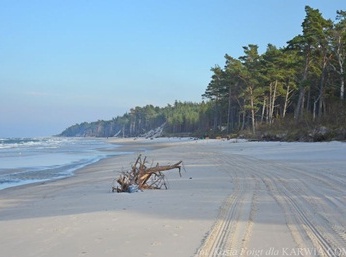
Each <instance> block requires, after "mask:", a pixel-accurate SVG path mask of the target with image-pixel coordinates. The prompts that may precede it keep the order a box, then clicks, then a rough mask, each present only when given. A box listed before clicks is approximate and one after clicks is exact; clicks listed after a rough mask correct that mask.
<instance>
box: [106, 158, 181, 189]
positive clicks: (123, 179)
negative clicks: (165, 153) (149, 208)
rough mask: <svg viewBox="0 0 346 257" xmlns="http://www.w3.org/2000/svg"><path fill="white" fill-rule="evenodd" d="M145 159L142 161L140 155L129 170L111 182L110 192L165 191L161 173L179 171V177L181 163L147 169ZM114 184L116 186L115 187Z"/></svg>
mask: <svg viewBox="0 0 346 257" xmlns="http://www.w3.org/2000/svg"><path fill="white" fill-rule="evenodd" d="M146 158H147V157H144V159H142V155H139V156H138V157H137V160H136V162H135V163H134V164H133V165H132V167H131V170H129V171H126V172H122V173H121V174H120V176H119V178H117V179H115V180H114V181H113V186H112V192H115V191H116V192H118V193H119V192H130V193H132V192H135V191H138V190H142V189H161V188H162V187H163V186H164V187H165V188H166V189H167V183H166V180H165V175H164V174H163V173H162V171H167V170H172V169H179V175H180V176H181V165H182V161H179V162H177V163H175V164H172V165H164V166H160V165H159V163H157V164H156V166H153V167H149V168H148V167H147V166H146V163H147V162H146ZM115 182H117V184H118V186H115Z"/></svg>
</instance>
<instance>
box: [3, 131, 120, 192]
mask: <svg viewBox="0 0 346 257" xmlns="http://www.w3.org/2000/svg"><path fill="white" fill-rule="evenodd" d="M117 148H118V146H117V145H114V144H110V143H108V142H107V141H105V140H104V139H98V138H62V137H45V138H3V139H1V138H0V190H1V189H4V188H8V187H13V186H18V185H23V184H29V183H35V182H40V181H47V180H52V179H58V178H64V177H68V176H72V175H73V174H74V172H75V171H76V170H77V169H80V168H82V167H84V166H86V165H89V164H91V163H94V162H97V161H99V160H101V159H104V158H107V157H109V156H114V155H120V154H125V153H123V152H120V151H117Z"/></svg>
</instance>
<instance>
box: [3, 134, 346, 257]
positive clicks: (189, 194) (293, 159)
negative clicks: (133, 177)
mask: <svg viewBox="0 0 346 257" xmlns="http://www.w3.org/2000/svg"><path fill="white" fill-rule="evenodd" d="M110 140H112V141H113V142H114V143H116V144H121V147H120V150H121V151H124V152H129V154H127V155H122V156H116V157H112V158H108V159H104V160H101V161H99V162H97V163H95V164H92V165H89V166H87V167H85V168H83V169H81V170H79V171H78V172H76V175H75V176H73V177H70V178H66V179H61V180H56V181H52V182H45V183H39V184H35V185H26V186H20V187H15V188H8V189H4V190H1V191H0V228H1V230H0V234H1V237H0V249H1V256H6V257H40V256H42V257H43V256H50V257H55V256H95V257H96V256H97V257H100V256H102V257H106V256H112V257H114V256H138V257H139V256H160V257H161V256H168V257H170V256H172V257H173V256H174V257H176V256H198V257H202V256H346V219H345V217H346V170H345V167H346V158H345V156H346V144H345V143H341V142H329V143H283V142H246V141H237V140H235V141H227V140H197V141H194V140H177V139H175V140H172V139H155V140H147V139H137V140H134V139H124V140H122V139H110ZM139 153H141V154H143V155H145V156H147V158H148V160H149V161H153V163H155V164H156V163H157V162H159V163H160V164H171V163H174V162H177V161H179V160H182V161H183V163H184V170H183V171H182V177H180V176H179V173H178V171H176V170H171V171H167V172H166V173H165V174H166V176H167V180H168V185H169V188H168V190H146V191H143V192H137V193H132V194H129V193H112V192H111V187H112V182H113V179H114V178H116V177H117V176H118V173H119V172H120V171H122V170H127V169H129V167H130V165H131V163H133V162H134V161H135V159H136V157H137V155H138V154H139Z"/></svg>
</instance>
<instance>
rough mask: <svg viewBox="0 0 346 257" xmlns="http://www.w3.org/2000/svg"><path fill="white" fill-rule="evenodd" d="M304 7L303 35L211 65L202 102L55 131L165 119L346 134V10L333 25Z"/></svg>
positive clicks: (178, 131)
mask: <svg viewBox="0 0 346 257" xmlns="http://www.w3.org/2000/svg"><path fill="white" fill-rule="evenodd" d="M305 12H306V16H305V18H304V20H303V22H302V34H300V35H297V36H295V37H293V39H291V40H289V41H288V42H287V45H286V46H284V47H282V48H277V47H276V46H274V45H272V44H268V46H267V48H266V51H265V52H264V53H263V54H260V53H259V52H258V46H257V45H255V44H249V45H247V46H243V50H244V55H243V56H241V57H239V58H234V57H232V56H230V55H228V54H226V55H225V64H224V66H223V67H221V66H219V65H215V66H214V67H212V68H211V73H212V75H211V80H210V82H209V84H208V85H207V87H206V90H205V93H204V94H203V95H202V97H203V99H204V100H205V101H203V102H201V103H192V102H180V101H175V103H174V104H173V105H170V104H168V105H167V106H166V107H154V106H153V105H146V106H144V107H138V106H137V107H135V108H133V109H131V110H130V111H129V113H126V114H124V115H123V116H118V117H116V118H114V119H112V120H110V121H97V122H92V123H86V122H84V123H81V124H76V125H73V126H71V127H70V128H68V129H66V130H65V131H64V132H63V133H62V134H61V135H64V136H102V137H104V136H114V135H116V134H119V133H121V134H120V135H122V136H139V135H141V134H144V133H145V132H147V131H149V130H152V129H155V128H157V127H159V126H161V125H162V124H165V129H164V133H165V134H166V135H196V136H201V135H209V136H220V135H238V134H240V133H241V134H246V133H247V136H250V135H251V136H252V137H257V138H258V137H261V135H262V136H263V135H266V136H264V138H267V139H268V138H276V139H280V138H285V139H286V140H299V139H301V138H305V139H308V138H309V135H310V134H314V132H311V131H312V130H313V131H318V127H319V126H322V125H323V126H326V125H327V124H328V125H329V127H332V131H329V132H330V133H329V134H328V133H327V134H326V133H325V134H324V135H323V136H322V137H320V136H316V138H315V139H323V138H327V137H329V138H330V137H336V138H343V137H345V134H346V132H345V129H344V128H345V127H346V118H345V117H346V105H345V102H344V84H345V79H346V73H345V70H346V67H345V66H346V61H345V60H346V12H345V11H340V10H339V11H337V12H336V20H335V21H334V22H333V21H331V20H327V19H324V18H323V16H322V14H321V13H320V12H319V10H318V9H313V8H311V7H309V6H306V7H305ZM315 134H316V133H315ZM317 134H318V133H317ZM340 134H341V135H344V136H341V137H337V136H336V135H340ZM327 135H328V136H327Z"/></svg>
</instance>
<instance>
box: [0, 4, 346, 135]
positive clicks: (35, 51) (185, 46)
mask: <svg viewBox="0 0 346 257" xmlns="http://www.w3.org/2000/svg"><path fill="white" fill-rule="evenodd" d="M305 5H309V6H311V7H313V8H318V9H319V10H320V11H321V12H322V14H323V16H324V17H325V18H331V19H332V20H334V18H335V16H336V10H341V9H342V10H346V2H345V1H344V0H328V1H327V0H315V1H314V0H311V1H303V0H290V1H286V0H257V1H256V0H248V1H240V0H239V1H232V0H228V1H227V0H213V1H211V0H209V1H204V0H198V1H197V0H174V1H173V0H172V1H164V0H161V1H159V0H128V1H126V0H123V1H118V0H113V1H111V0H108V1H106V0H97V1H96V0H95V1H92V0H56V1H53V0H41V1H38V0H30V1H29V0H0V94H1V101H0V138H1V137H21V136H23V137H24V136H47V135H53V134H58V133H60V132H61V131H62V130H63V129H65V128H66V127H68V126H70V125H73V124H75V123H80V122H83V121H95V120H98V119H105V120H108V119H112V118H113V117H116V116H118V115H122V114H124V113H125V112H127V111H129V109H130V108H132V107H135V106H144V105H146V104H153V105H154V106H161V107H163V106H166V105H167V104H173V103H174V101H175V100H180V101H193V102H200V101H202V97H201V95H202V94H203V93H204V91H205V89H206V87H207V85H208V83H209V81H210V76H211V75H212V74H211V72H210V68H211V67H212V66H214V65H215V64H218V65H220V66H223V65H224V55H225V54H226V53H228V54H229V55H231V56H233V57H239V56H241V55H242V46H245V45H248V44H257V45H258V46H259V47H260V52H263V51H264V50H265V48H266V45H267V44H268V43H272V44H274V45H276V46H278V47H282V46H285V44H286V41H288V40H290V39H292V38H293V37H294V36H296V35H298V34H299V33H301V23H302V21H303V19H304V17H305V11H304V6H305Z"/></svg>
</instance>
